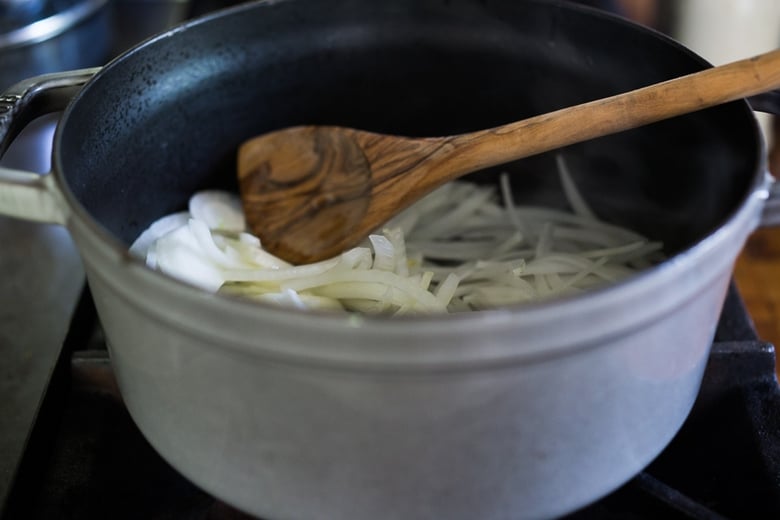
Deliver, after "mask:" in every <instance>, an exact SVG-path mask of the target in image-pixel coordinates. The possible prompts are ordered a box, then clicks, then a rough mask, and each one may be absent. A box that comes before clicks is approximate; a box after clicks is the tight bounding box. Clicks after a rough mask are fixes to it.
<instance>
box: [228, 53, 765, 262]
mask: <svg viewBox="0 0 780 520" xmlns="http://www.w3.org/2000/svg"><path fill="white" fill-rule="evenodd" d="M775 88H780V50H775V51H772V52H769V53H766V54H762V55H759V56H756V57H753V58H749V59H746V60H741V61H737V62H734V63H730V64H728V65H723V66H720V67H714V68H710V69H707V70H704V71H702V72H697V73H695V74H690V75H687V76H683V77H680V78H676V79H673V80H670V81H666V82H663V83H659V84H656V85H652V86H648V87H644V88H641V89H638V90H633V91H631V92H628V93H625V94H620V95H616V96H612V97H608V98H605V99H600V100H597V101H592V102H589V103H585V104H582V105H576V106H573V107H570V108H564V109H561V110H557V111H555V112H550V113H548V114H543V115H539V116H535V117H532V118H530V119H525V120H523V121H519V122H516V123H510V124H507V125H503V126H499V127H495V128H489V129H486V130H480V131H477V132H472V133H467V134H460V135H452V136H444V137H429V138H409V137H401V136H394V135H383V134H377V133H372V132H365V131H362V130H356V129H353V128H343V127H335V126H299V127H293V128H287V129H283V130H279V131H275V132H271V133H268V134H264V135H261V136H258V137H255V138H253V139H250V140H248V141H246V142H245V143H244V144H243V145H242V146H241V147H240V149H239V154H238V180H239V187H240V192H241V199H242V204H243V208H244V214H245V216H246V219H247V223H248V226H249V227H250V229H251V231H252V232H253V233H255V234H256V235H257V236H259V237H260V238H261V240H262V243H263V247H264V248H265V249H267V250H268V251H269V252H271V253H273V254H276V255H278V256H280V257H282V258H284V259H285V260H288V261H290V262H293V263H305V262H312V261H316V260H321V259H325V258H329V257H331V256H334V255H337V254H339V253H340V252H342V251H344V250H345V249H347V248H349V247H352V246H354V245H355V244H357V243H359V242H360V241H361V240H362V239H363V238H365V237H366V236H367V235H368V234H369V233H371V232H372V231H373V230H375V229H377V228H378V227H379V226H381V225H382V224H383V223H384V222H386V221H387V220H388V219H390V218H391V217H392V216H393V215H395V214H396V213H398V212H399V211H401V210H402V209H404V208H406V207H407V206H409V205H410V204H412V203H413V202H415V201H417V200H419V199H420V198H421V197H423V196H424V195H426V194H427V193H429V192H430V191H431V190H433V189H434V188H436V187H438V186H440V185H442V184H444V183H446V182H448V181H451V180H454V179H457V178H458V177H461V176H463V175H465V174H468V173H471V172H474V171H476V170H480V169H483V168H487V167H490V166H495V165H498V164H502V163H505V162H509V161H513V160H516V159H521V158H523V157H528V156H531V155H535V154H538V153H541V152H546V151H549V150H553V149H556V148H560V147H563V146H566V145H570V144H573V143H577V142H580V141H585V140H588V139H593V138H596V137H601V136H604V135H608V134H613V133H616V132H620V131H623V130H628V129H631V128H636V127H639V126H642V125H646V124H649V123H653V122H656V121H660V120H662V119H667V118H670V117H674V116H678V115H682V114H686V113H689V112H694V111H696V110H700V109H703V108H707V107H711V106H714V105H718V104H721V103H726V102H728V101H733V100H735V99H739V98H743V97H748V96H752V95H755V94H759V93H762V92H766V91H769V90H772V89H775Z"/></svg>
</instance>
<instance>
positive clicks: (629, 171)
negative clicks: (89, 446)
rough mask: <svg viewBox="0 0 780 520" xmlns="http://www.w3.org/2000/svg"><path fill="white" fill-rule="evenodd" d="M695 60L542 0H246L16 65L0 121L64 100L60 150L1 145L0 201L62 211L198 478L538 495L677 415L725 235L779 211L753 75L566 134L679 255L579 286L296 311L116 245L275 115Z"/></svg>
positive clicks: (576, 152)
mask: <svg viewBox="0 0 780 520" xmlns="http://www.w3.org/2000/svg"><path fill="white" fill-rule="evenodd" d="M706 66H707V64H706V63H705V62H704V61H703V60H701V59H700V58H698V57H697V56H696V55H694V54H693V53H691V52H690V51H688V50H687V49H685V48H684V47H682V46H680V45H679V44H677V43H675V42H674V41H672V40H670V39H668V38H665V37H664V36H662V35H660V34H658V33H655V32H652V31H649V30H647V29H644V28H642V27H639V26H636V25H633V24H631V23H630V22H627V21H625V20H622V19H619V18H616V17H612V16H610V15H607V14H604V13H600V12H597V11H593V10H589V9H587V8H582V7H577V6H574V5H571V4H567V3H564V2H558V1H542V0H527V1H523V2H516V1H513V0H496V1H491V2H483V1H477V0H454V1H450V2H441V1H438V0H398V1H396V2H362V1H358V0H334V1H331V2H321V1H315V0H286V1H276V2H261V3H252V4H246V5H242V6H238V7H236V8H232V9H229V10H225V11H221V12H219V13H217V14H214V15H210V16H206V17H204V18H200V19H198V20H196V21H193V22H190V23H187V24H185V25H183V26H180V27H178V28H176V29H174V30H172V31H170V32H167V33H165V34H162V35H160V36H159V37H157V38H154V39H152V40H150V41H148V42H145V43H144V44H142V45H141V46H139V47H136V48H134V49H132V50H131V51H129V52H127V53H126V54H124V55H123V56H122V57H120V58H119V59H117V60H115V61H113V62H112V63H111V64H109V65H107V66H106V67H104V68H103V69H100V70H88V71H80V72H73V73H71V74H66V75H56V76H49V77H44V78H39V79H36V80H31V81H30V82H27V83H23V84H21V85H19V86H18V87H16V88H14V89H12V90H10V91H9V92H7V93H6V94H5V96H4V97H3V98H2V99H3V102H4V103H5V104H4V105H3V106H0V130H1V131H0V135H2V136H3V139H2V142H3V143H6V142H7V141H8V139H9V136H11V135H13V133H14V132H15V130H18V128H19V126H20V125H22V124H23V123H24V122H25V121H26V120H27V119H29V118H30V117H31V114H36V113H37V112H38V110H39V109H40V107H44V108H47V109H52V108H59V107H62V106H64V105H66V104H67V109H66V110H65V113H64V115H63V116H62V118H61V120H60V125H59V126H58V130H57V134H56V137H55V146H54V156H53V171H52V173H51V174H50V175H46V176H43V177H38V176H33V175H29V174H25V173H23V172H10V171H7V170H0V211H1V212H3V213H6V214H10V215H15V216H19V217H22V218H27V219H34V220H42V221H48V222H57V223H60V224H62V225H65V226H67V228H68V230H69V231H70V233H71V235H72V237H73V239H74V241H75V243H76V244H77V247H78V248H79V250H80V252H81V255H82V257H83V260H84V267H85V270H86V273H87V277H88V282H89V286H90V289H91V291H92V294H93V297H94V300H95V304H96V307H97V311H98V314H99V317H100V320H101V323H102V325H103V327H104V329H105V333H106V337H107V343H108V348H109V352H110V355H111V360H112V363H113V366H114V368H115V371H116V375H117V378H118V382H119V386H120V389H121V392H122V395H123V398H124V400H125V402H126V404H127V407H128V409H129V411H130V413H131V415H132V416H133V418H134V420H135V421H136V423H137V424H138V426H139V428H140V429H141V431H142V432H143V433H144V435H145V436H146V437H147V439H148V440H149V441H150V443H151V444H152V445H153V446H154V447H155V448H156V449H157V450H158V451H159V452H160V454H162V456H163V457H164V458H165V459H167V460H168V461H169V462H170V463H171V464H172V465H173V466H174V467H175V468H176V469H178V470H179V471H180V472H181V473H182V474H183V475H185V476H186V477H188V478H189V479H191V480H192V481H193V482H195V483H196V484H198V485H199V486H201V487H202V488H203V489H205V490H206V491H208V492H210V493H212V494H214V495H215V496H216V497H218V498H220V499H222V500H224V501H226V502H228V503H230V504H232V505H234V506H236V507H238V508H240V509H243V510H245V511H247V512H249V513H252V514H255V515H258V516H261V517H263V518H301V519H305V518H317V519H323V518H333V519H365V518H372V519H382V518H387V519H391V518H423V519H426V518H448V519H459V518H463V519H473V518H480V519H505V518H506V519H517V518H542V517H554V516H558V515H563V514H565V513H567V512H570V511H572V510H575V509H577V508H579V507H582V506H584V505H586V504H587V503H589V502H591V501H594V500H596V499H598V498H600V497H601V496H603V495H605V494H607V493H609V492H610V491H612V490H613V489H615V488H617V487H618V486H620V485H621V484H623V483H624V482H626V481H627V480H628V479H630V478H631V477H632V476H633V475H635V474H636V473H637V472H639V471H640V470H641V469H642V468H643V467H644V466H646V465H647V464H648V463H649V462H650V461H651V460H652V459H653V458H654V457H655V456H656V455H657V454H658V453H660V451H661V450H662V449H663V448H664V447H665V446H666V444H667V443H668V442H669V441H670V440H671V438H672V437H673V436H674V435H675V433H676V432H677V430H678V428H679V427H680V425H681V424H682V423H683V421H684V420H685V418H686V416H687V414H688V412H689V410H690V408H691V406H692V403H693V402H694V399H695V397H696V394H697V392H698V389H699V384H700V382H701V377H702V373H703V370H704V366H705V363H706V360H707V356H708V353H709V348H710V344H711V341H712V338H713V334H714V330H715V325H716V322H717V319H718V316H719V313H720V310H721V306H722V303H723V300H724V296H725V292H726V288H727V286H728V284H729V281H730V278H731V272H732V267H733V263H734V261H735V259H736V256H737V254H738V253H739V251H740V249H741V247H742V245H743V243H744V241H745V239H746V237H747V236H748V234H749V233H750V232H751V231H753V229H754V228H755V227H756V226H757V225H758V224H759V223H760V222H761V220H762V218H764V219H765V222H767V223H768V222H770V221H774V222H777V221H778V220H780V218H778V215H779V214H780V211H779V208H778V206H780V204H779V203H778V201H779V200H780V193H778V189H777V188H776V187H775V185H773V183H772V179H771V177H770V176H769V175H768V174H766V172H765V168H766V164H765V155H766V154H765V150H764V146H763V143H762V140H761V136H760V133H759V130H758V126H757V124H756V122H755V118H754V116H753V113H752V111H751V109H750V106H749V105H748V103H746V102H745V101H740V102H734V103H729V104H727V105H723V106H719V107H715V108H712V109H708V110H705V111H701V112H698V113H696V114H690V115H687V116H684V117H680V118H675V119H673V120H670V121H666V122H662V123H657V124H654V125H651V126H648V127H644V128H641V129H637V130H633V131H631V132H624V133H621V134H618V135H614V136H610V137H606V138H602V139H597V140H594V141H590V142H587V143H582V144H579V145H576V146H571V147H569V148H567V149H565V150H564V151H563V153H564V154H565V155H566V157H567V159H568V163H569V165H570V166H571V168H572V170H573V171H574V172H578V173H575V182H577V183H578V185H579V186H580V188H581V189H582V191H583V193H584V196H585V197H586V199H587V200H588V201H589V202H590V203H591V204H592V205H593V206H594V207H595V208H596V211H597V213H598V214H599V215H600V216H601V217H602V218H604V219H607V220H610V221H612V222H615V223H617V224H621V225H626V226H629V227H632V228H634V229H636V230H637V231H640V232H642V233H644V234H645V235H647V236H649V237H650V238H653V239H658V240H662V241H663V242H664V243H665V245H666V251H667V253H668V254H669V259H668V260H667V261H665V262H663V263H661V264H660V265H657V266H655V267H653V268H650V269H647V270H645V271H643V272H642V273H639V274H637V275H636V276H633V277H631V278H630V279H628V280H626V281H624V282H621V283H618V284H614V285H611V286H609V287H604V288H602V289H598V290H594V291H592V292H589V293H587V294H583V295H581V296H576V297H569V298H564V299H560V300H556V301H549V302H544V303H538V304H532V305H521V306H513V307H507V308H501V309H496V310H492V311H485V312H475V313H470V314H460V315H453V316H423V317H408V318H403V319H389V318H386V317H372V316H353V315H346V314H344V315H341V314H338V315H334V314H319V313H305V312H298V311H293V310H289V309H281V308H276V307H271V306H264V305H260V304H257V303H253V302H247V301H244V300H240V299H233V298H230V297H226V296H222V295H214V294H209V293H206V292H204V291H202V290H199V289H197V288H195V287H192V286H189V285H187V284H184V283H182V282H179V281H176V280H173V279H170V278H168V277H166V276H164V275H162V274H160V273H158V272H155V271H151V270H149V269H148V268H146V267H145V265H144V264H143V262H142V261H140V260H138V259H136V258H134V257H131V256H130V255H128V253H127V247H128V245H129V244H130V243H131V242H132V241H133V239H134V238H135V237H136V236H137V235H138V234H139V233H140V232H141V231H142V230H143V229H144V228H145V227H146V226H148V225H149V224H150V223H151V222H152V221H154V220H155V219H157V218H159V217H160V216H162V215H164V214H167V213H170V212H173V211H176V210H180V209H181V208H182V207H184V206H185V204H186V201H187V198H188V197H189V195H190V194H191V193H192V192H194V191H196V190H199V189H202V188H228V189H235V187H236V181H235V173H234V168H235V151H236V149H237V146H238V144H239V143H241V142H242V141H243V140H245V139H247V138H248V137H250V136H253V135H256V134H259V133H262V132H264V131H268V130H270V129H273V128H279V127H283V126H289V125H293V124H299V123H314V124H318V123H329V124H341V125H347V126H356V127H361V128H365V129H368V130H375V131H382V132H394V133H400V134H411V135H436V134H439V135H441V134H452V133H456V132H461V131H468V130H475V129H478V128H485V127H488V126H493V125H496V124H499V123H504V122H508V121H512V120H518V119H521V118H523V117H527V116H529V115H532V114H537V113H541V112H543V111H548V110H552V109H555V108H560V107H562V106H566V105H571V104H574V103H578V102H583V101H585V100H589V99H593V98H596V97H602V96H606V95H609V94H614V93H616V92H620V91H625V90H629V89H632V88H637V87H639V86H643V85H646V84H649V83H652V82H657V81H660V80H663V79H668V78H669V77H672V76H679V75H682V74H685V73H688V72H693V71H696V70H700V69H702V68H704V67H706ZM82 85H83V86H82ZM464 100H469V101H468V102H465V101H464ZM552 165H553V159H552V157H551V156H549V155H542V156H538V157H534V158H530V159H527V160H524V161H519V162H517V163H512V164H510V165H506V166H505V168H503V169H505V170H508V171H510V172H518V173H519V172H522V175H523V179H524V180H523V182H522V183H519V184H520V185H521V187H520V189H518V190H517V194H516V196H517V198H518V201H519V202H528V201H532V202H534V203H544V204H553V205H559V204H562V203H563V198H562V195H561V193H560V192H561V190H560V188H559V187H558V186H557V184H556V181H555V179H554V176H551V175H549V173H548V172H549V170H550V169H552V168H553V166H552ZM494 173H495V172H486V173H484V174H483V175H482V178H483V180H489V179H490V178H491V176H492V175H493V174H494Z"/></svg>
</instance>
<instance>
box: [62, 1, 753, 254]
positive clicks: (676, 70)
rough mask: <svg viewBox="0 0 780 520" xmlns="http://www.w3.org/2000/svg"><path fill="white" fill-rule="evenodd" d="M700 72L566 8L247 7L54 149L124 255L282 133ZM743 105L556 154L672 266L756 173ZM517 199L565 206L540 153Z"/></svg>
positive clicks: (122, 90)
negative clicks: (658, 246) (672, 256)
mask: <svg viewBox="0 0 780 520" xmlns="http://www.w3.org/2000/svg"><path fill="white" fill-rule="evenodd" d="M703 66H704V64H703V62H701V61H700V60H699V59H698V58H696V57H695V56H694V55H692V54H691V53H689V52H688V51H686V50H685V49H683V48H682V47H680V46H678V45H676V44H674V43H672V42H670V41H669V40H667V39H665V38H664V37H662V36H660V35H658V34H655V33H652V32H650V31H647V30H644V29H640V28H638V27H636V26H633V25H631V24H629V23H626V22H622V21H620V20H618V19H616V18H613V17H611V16H608V15H603V14H600V13H597V12H595V11H591V10H586V9H583V8H579V7H576V6H571V5H568V4H566V3H562V2H543V1H530V0H528V1H517V0H503V1H490V2H484V1H477V0H450V1H444V0H437V1H434V0H422V1H421V0H401V1H394V2H364V1H362V0H336V1H331V2H320V1H317V0H286V1H281V2H272V3H268V4H265V3H261V4H254V5H248V6H243V7H241V8H239V9H237V10H233V11H229V12H227V13H223V14H221V15H217V16H213V17H210V18H208V19H205V20H201V21H199V22H198V23H195V24H192V25H190V26H189V27H188V28H186V30H178V31H175V32H173V33H172V34H171V35H169V36H167V37H163V38H159V39H157V40H155V41H153V42H151V43H148V44H146V45H144V46H142V47H140V48H138V49H135V50H134V51H131V52H130V53H128V54H126V55H125V56H123V57H122V58H121V59H119V60H118V61H116V62H114V63H113V64H111V65H109V66H108V67H106V68H105V69H104V70H103V71H102V73H101V74H100V76H99V77H97V78H96V79H95V80H94V81H93V82H91V83H90V84H89V85H88V86H87V87H86V88H85V89H83V91H82V92H81V94H80V96H79V97H78V98H77V99H76V100H75V102H74V103H73V104H72V106H71V108H70V109H69V110H68V112H67V113H66V115H65V117H64V119H63V122H62V124H61V128H60V133H59V137H58V140H57V142H56V143H55V148H56V149H55V156H56V158H57V160H58V169H59V170H60V172H62V173H63V174H64V176H65V178H66V180H67V183H68V185H69V187H70V189H71V190H72V192H73V194H74V195H75V196H76V198H77V199H78V200H79V201H80V202H81V204H82V205H83V206H84V207H85V208H86V210H87V211H88V212H89V213H90V214H91V215H93V216H94V217H95V219H96V220H97V221H98V222H99V223H100V224H101V225H102V226H104V227H105V228H106V229H108V230H109V231H110V232H111V233H113V234H115V235H116V236H117V237H119V238H120V239H121V240H122V241H124V242H125V243H127V244H129V243H130V242H132V240H133V239H134V238H135V237H136V236H137V235H138V234H139V233H140V232H141V231H142V230H143V229H144V228H145V227H146V226H147V225H148V224H150V223H151V222H152V221H153V220H155V219H156V218H159V217H160V216H162V215H164V214H166V213H170V212H173V211H178V210H181V209H183V208H184V207H186V201H187V199H188V197H189V196H190V194H191V193H193V192H194V191H196V190H198V189H202V188H207V187H211V188H213V187H223V188H228V189H235V187H236V181H235V154H236V150H237V147H238V145H239V144H240V143H241V142H242V141H244V140H245V139H247V138H249V137H251V136H253V135H256V134H260V133H263V132H266V131H268V130H272V129H276V128H280V127H285V126H290V125H295V124H335V125H346V126H353V127H358V128H362V129H367V130H373V131H379V132H389V133H397V134H407V135H416V136H423V135H442V134H453V133H459V132H465V131H470V130H477V129H481V128H485V127H489V126H494V125H498V124H502V123H507V122H510V121H513V120H518V119H521V118H525V117H529V116H532V115H535V114H539V113H542V112H546V111H550V110H554V109H557V108H561V107H564V106H568V105H572V104H576V103H581V102H585V101H588V100H592V99H595V98H597V97H603V96H607V95H611V94H616V93H619V92H621V91H626V90H630V89H633V88H638V87H640V86H644V85H647V84H650V83H653V82H658V81H661V80H664V79H668V78H671V77H674V76H679V75H683V74H686V73H689V72H693V71H695V70H698V69H700V68H702V67H703ZM759 143H760V138H759V134H758V130H757V126H756V125H755V122H754V120H753V118H752V114H751V112H750V110H749V108H748V106H747V104H746V103H744V102H738V103H731V104H729V105H724V106H721V107H717V108H714V109H708V110H706V111H702V112H699V113H696V114H692V115H688V116H684V117H679V118H675V119H673V120H669V121H666V122H662V123H657V124H654V125H651V126H648V127H645V128H642V129H638V130H633V131H629V132H624V133H622V134H619V135H615V136H610V137H606V138H601V139H597V140H594V141H591V142H588V143H583V144H579V145H574V146H571V147H569V148H567V149H565V150H563V152H562V153H563V154H564V156H565V157H566V158H567V160H568V164H569V166H570V168H571V170H572V174H573V177H574V179H575V181H576V182H577V184H578V186H579V187H580V189H581V190H582V191H583V193H584V195H585V198H586V200H587V201H588V202H589V203H590V204H591V205H592V206H593V207H594V208H595V209H596V211H597V213H598V214H599V215H600V216H601V217H602V218H604V219H606V220H609V221H612V222H614V223H617V224H621V225H627V226H629V227H631V228H633V229H635V230H637V231H640V232H642V233H644V234H646V235H648V236H649V237H651V238H654V239H660V240H663V241H664V242H665V245H666V249H667V252H668V253H674V252H677V251H680V250H681V249H684V248H686V247H687V246H689V245H691V244H692V243H694V242H696V241H698V240H700V239H701V238H702V237H703V236H705V235H706V234H708V233H709V232H711V231H712V230H714V229H716V228H717V227H719V226H720V225H721V224H722V223H723V222H724V221H725V220H726V219H727V218H728V216H729V215H730V214H731V213H732V212H733V211H735V210H736V209H737V208H738V207H739V206H740V204H741V202H742V201H743V200H744V199H745V197H746V195H747V194H748V193H749V191H750V188H751V186H752V185H753V183H754V181H755V179H756V176H757V175H758V174H759V173H760V172H759V168H760V164H761V163H760V159H759V157H760V154H759V151H760V150H759V148H760V144H759ZM497 171H508V172H512V173H516V174H517V175H515V176H514V178H515V180H514V182H513V186H514V189H515V191H516V193H517V201H518V202H533V203H539V204H551V205H557V206H560V205H562V204H564V202H563V195H562V193H561V190H560V187H559V184H558V178H557V176H556V175H555V173H554V172H555V164H554V161H553V156H552V155H551V154H545V155H541V156H537V157H533V158H530V159H526V160H523V161H518V162H516V163H513V164H508V165H505V166H503V167H501V168H498V169H496V171H493V172H484V173H482V174H480V175H479V176H480V177H481V178H483V179H488V180H490V179H492V178H494V177H495V174H496V172H497Z"/></svg>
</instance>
